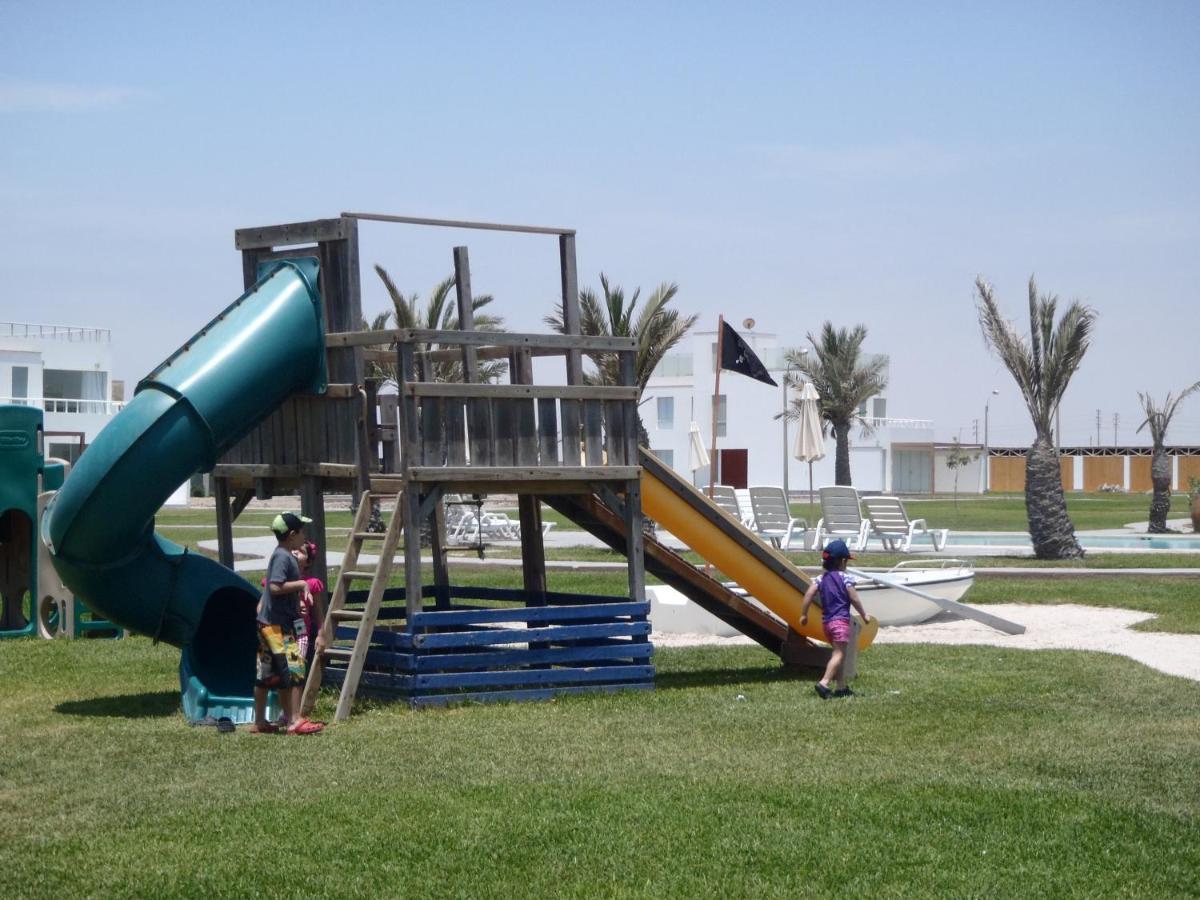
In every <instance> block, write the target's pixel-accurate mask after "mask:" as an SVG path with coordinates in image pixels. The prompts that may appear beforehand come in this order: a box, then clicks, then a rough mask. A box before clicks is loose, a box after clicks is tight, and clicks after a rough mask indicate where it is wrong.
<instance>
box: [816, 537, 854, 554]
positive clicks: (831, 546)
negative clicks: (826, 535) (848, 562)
mask: <svg viewBox="0 0 1200 900" xmlns="http://www.w3.org/2000/svg"><path fill="white" fill-rule="evenodd" d="M854 558H855V556H854V554H853V553H851V552H850V548H849V547H847V546H846V542H845V541H843V540H842V539H841V538H837V539H836V540H832V541H830V542H829V543H828V544H826V545H825V549H824V551H822V553H821V559H854Z"/></svg>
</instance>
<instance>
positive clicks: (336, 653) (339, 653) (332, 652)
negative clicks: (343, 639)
mask: <svg viewBox="0 0 1200 900" xmlns="http://www.w3.org/2000/svg"><path fill="white" fill-rule="evenodd" d="M323 652H324V653H325V655H326V656H333V657H337V658H339V659H349V658H350V654H352V653H353V652H354V650H353V649H352V648H350V647H326V648H325V650H324V651H323Z"/></svg>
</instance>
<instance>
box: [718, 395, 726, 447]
mask: <svg viewBox="0 0 1200 900" xmlns="http://www.w3.org/2000/svg"><path fill="white" fill-rule="evenodd" d="M725 400H726V397H725V395H724V394H718V395H717V437H725V410H726V407H727V404H726V403H725Z"/></svg>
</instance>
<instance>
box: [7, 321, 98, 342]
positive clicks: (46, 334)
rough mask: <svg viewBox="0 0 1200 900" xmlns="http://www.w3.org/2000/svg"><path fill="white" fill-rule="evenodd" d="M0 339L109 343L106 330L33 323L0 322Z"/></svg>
mask: <svg viewBox="0 0 1200 900" xmlns="http://www.w3.org/2000/svg"><path fill="white" fill-rule="evenodd" d="M0 337H16V338H47V339H49V340H57V341H72V342H80V343H82V342H91V343H105V344H107V343H110V342H111V341H112V331H111V330H110V329H108V328H83V327H78V326H75V325H39V324H36V323H34V322H0Z"/></svg>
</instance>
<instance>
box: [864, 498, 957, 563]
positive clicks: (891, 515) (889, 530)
mask: <svg viewBox="0 0 1200 900" xmlns="http://www.w3.org/2000/svg"><path fill="white" fill-rule="evenodd" d="M862 505H863V508H864V509H866V511H867V519H868V520H869V521H870V523H871V532H870V537H877V538H879V540H880V541H882V542H883V546H884V547H885V548H887V549H888V550H899V551H900V552H901V553H907V552H908V551H909V549H910V548H911V547H912V541H913V538H914V537H915V536H916V535H918V534H927V535H929V539H930V540H931V541H933V549H934V550H941V549H942V548H944V547H945V546H946V539H947V538H948V537H949V536H950V529H948V528H930V527H929V526H927V525H926V524H925V520H924V519H910V518H909V517H908V512H907V511H906V510H905V509H904V503H903V502H901V500H900V498H899V497H863V498H862Z"/></svg>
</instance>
